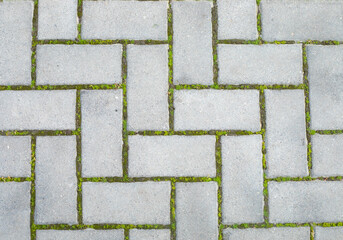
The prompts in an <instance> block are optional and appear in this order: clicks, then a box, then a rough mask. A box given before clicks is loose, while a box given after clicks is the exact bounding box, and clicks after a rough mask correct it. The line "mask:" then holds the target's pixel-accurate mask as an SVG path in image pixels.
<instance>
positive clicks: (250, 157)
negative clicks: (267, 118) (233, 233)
mask: <svg viewBox="0 0 343 240" xmlns="http://www.w3.org/2000/svg"><path fill="white" fill-rule="evenodd" d="M221 144H222V167H223V170H222V179H223V180H222V192H223V197H222V198H223V203H222V212H223V223H224V224H239V223H261V222H263V221H264V219H263V205H264V201H263V170H262V137H261V135H250V136H224V137H222V138H221Z"/></svg>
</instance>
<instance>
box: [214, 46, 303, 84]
mask: <svg viewBox="0 0 343 240" xmlns="http://www.w3.org/2000/svg"><path fill="white" fill-rule="evenodd" d="M218 64H219V78H218V82H219V83H220V84H261V85H268V84H270V85H272V84H287V85H289V84H294V85H298V84H302V83H303V69H302V50H301V45H300V44H289V45H287V44H282V45H273V44H266V45H248V44H243V45H237V44H233V45H230V44H220V45H219V46H218Z"/></svg>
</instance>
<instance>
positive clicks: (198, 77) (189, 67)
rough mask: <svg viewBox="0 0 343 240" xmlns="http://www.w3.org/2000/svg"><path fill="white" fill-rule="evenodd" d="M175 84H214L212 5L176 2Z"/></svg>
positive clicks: (174, 36)
mask: <svg viewBox="0 0 343 240" xmlns="http://www.w3.org/2000/svg"><path fill="white" fill-rule="evenodd" d="M172 10H173V68H174V70H173V75H174V76H173V77H174V80H173V81H174V84H207V85H211V84H213V56H212V23H211V3H210V2H207V1H204V2H199V1H193V2H187V1H182V2H181V1H173V2H172Z"/></svg>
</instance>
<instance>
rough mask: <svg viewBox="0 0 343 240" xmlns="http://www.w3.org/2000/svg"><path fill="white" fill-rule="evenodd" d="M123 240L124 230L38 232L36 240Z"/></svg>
mask: <svg viewBox="0 0 343 240" xmlns="http://www.w3.org/2000/svg"><path fill="white" fill-rule="evenodd" d="M66 239H67V240H109V239H111V240H124V230H123V229H115V230H112V229H111V230H108V229H106V230H94V229H86V230H38V231H37V240H66Z"/></svg>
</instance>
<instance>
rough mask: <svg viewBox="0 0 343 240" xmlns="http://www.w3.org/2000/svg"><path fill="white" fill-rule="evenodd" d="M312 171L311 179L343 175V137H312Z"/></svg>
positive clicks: (317, 135)
mask: <svg viewBox="0 0 343 240" xmlns="http://www.w3.org/2000/svg"><path fill="white" fill-rule="evenodd" d="M311 142H312V171H311V175H312V176H313V177H329V176H342V175H343V164H342V160H343V159H342V156H343V135H319V134H316V135H313V136H312V137H311Z"/></svg>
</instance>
